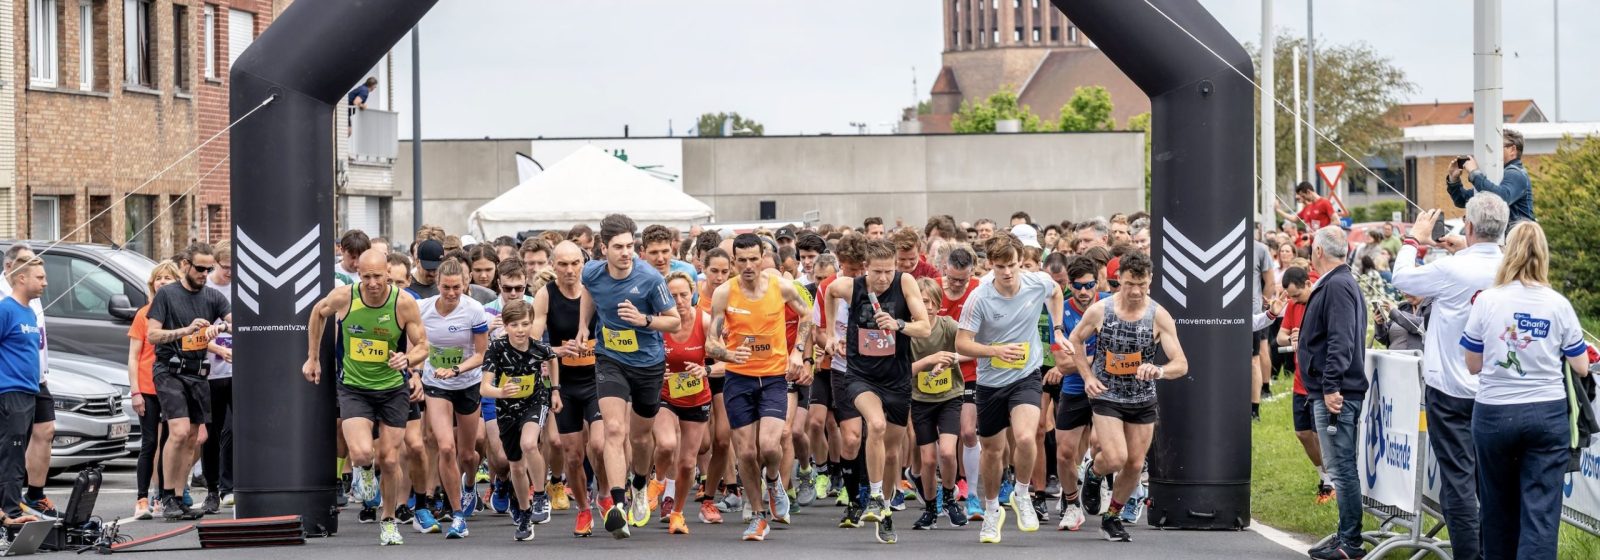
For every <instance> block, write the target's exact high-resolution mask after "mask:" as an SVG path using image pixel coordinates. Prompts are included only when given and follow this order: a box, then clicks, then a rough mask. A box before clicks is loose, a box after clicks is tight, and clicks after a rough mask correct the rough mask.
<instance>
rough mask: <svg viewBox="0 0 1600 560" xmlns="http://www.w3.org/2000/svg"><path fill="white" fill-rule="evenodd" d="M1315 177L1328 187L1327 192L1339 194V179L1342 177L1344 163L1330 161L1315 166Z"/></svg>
mask: <svg viewBox="0 0 1600 560" xmlns="http://www.w3.org/2000/svg"><path fill="white" fill-rule="evenodd" d="M1317 175H1321V176H1322V182H1323V183H1326V184H1327V185H1328V192H1339V178H1340V177H1343V176H1344V162H1342V161H1331V162H1326V163H1319V164H1317Z"/></svg>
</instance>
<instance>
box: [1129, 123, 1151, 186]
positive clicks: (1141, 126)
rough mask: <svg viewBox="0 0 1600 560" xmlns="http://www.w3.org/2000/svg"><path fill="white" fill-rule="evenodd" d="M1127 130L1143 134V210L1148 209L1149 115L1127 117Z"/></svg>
mask: <svg viewBox="0 0 1600 560" xmlns="http://www.w3.org/2000/svg"><path fill="white" fill-rule="evenodd" d="M1128 130H1137V131H1140V132H1143V133H1144V209H1145V210H1149V209H1150V113H1148V112H1145V113H1139V114H1137V115H1134V116H1131V117H1128Z"/></svg>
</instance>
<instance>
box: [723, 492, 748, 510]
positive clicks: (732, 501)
mask: <svg viewBox="0 0 1600 560" xmlns="http://www.w3.org/2000/svg"><path fill="white" fill-rule="evenodd" d="M743 507H744V498H740V497H739V494H737V493H734V492H731V491H730V492H728V493H727V494H725V495H723V496H722V500H721V501H718V502H717V509H718V510H720V511H722V513H728V512H730V511H737V510H739V509H740V508H743Z"/></svg>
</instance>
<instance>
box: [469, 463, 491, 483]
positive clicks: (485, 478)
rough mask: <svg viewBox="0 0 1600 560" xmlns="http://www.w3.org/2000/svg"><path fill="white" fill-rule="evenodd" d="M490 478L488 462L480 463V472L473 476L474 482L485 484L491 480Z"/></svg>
mask: <svg viewBox="0 0 1600 560" xmlns="http://www.w3.org/2000/svg"><path fill="white" fill-rule="evenodd" d="M490 478H491V477H490V476H489V466H488V465H487V464H481V463H480V464H479V465H478V474H477V476H475V477H473V479H472V480H473V482H475V483H477V484H484V483H486V482H489V479H490Z"/></svg>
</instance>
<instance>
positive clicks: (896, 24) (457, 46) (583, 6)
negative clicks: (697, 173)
mask: <svg viewBox="0 0 1600 560" xmlns="http://www.w3.org/2000/svg"><path fill="white" fill-rule="evenodd" d="M1128 1H1139V0H1128ZM1555 1H1561V3H1562V5H1561V8H1562V13H1561V20H1562V21H1563V22H1564V24H1563V26H1562V36H1561V47H1562V53H1563V54H1564V55H1565V57H1564V58H1563V60H1562V67H1563V69H1564V70H1565V72H1564V73H1563V75H1562V84H1561V85H1562V88H1561V89H1562V92H1563V94H1564V95H1563V99H1562V112H1561V117H1562V118H1563V120H1568V121H1594V120H1600V96H1597V95H1596V94H1595V93H1594V92H1596V91H1600V73H1594V72H1589V73H1584V72H1582V70H1584V69H1585V68H1590V69H1592V68H1593V61H1592V59H1588V58H1586V56H1593V55H1583V54H1582V53H1584V52H1589V53H1594V52H1600V35H1596V34H1593V33H1586V32H1585V31H1586V30H1585V29H1584V28H1585V27H1586V26H1587V25H1589V24H1587V23H1585V22H1594V21H1600V2H1593V1H1590V0H1517V1H1515V2H1505V3H1504V4H1505V7H1506V12H1505V15H1506V18H1505V22H1504V28H1503V46H1504V50H1505V53H1506V56H1505V63H1504V74H1505V85H1506V89H1505V97H1506V98H1507V99H1516V98H1528V97H1531V98H1533V99H1534V100H1535V101H1536V102H1538V104H1539V106H1540V107H1541V108H1543V109H1544V111H1545V113H1546V114H1547V115H1550V116H1551V117H1552V118H1554V117H1555V110H1556V108H1555V95H1554V91H1555V79H1554V48H1555V45H1554V41H1553V37H1552V32H1553V30H1554V27H1553V24H1554V21H1553V20H1554V17H1553V15H1554V14H1553V13H1552V3H1553V2H1555ZM1201 4H1203V5H1205V6H1206V7H1207V8H1208V9H1210V10H1211V12H1212V14H1213V15H1215V16H1216V17H1217V18H1218V20H1219V21H1221V22H1222V24H1223V25H1224V26H1226V27H1227V28H1228V30H1229V31H1231V32H1232V33H1233V34H1234V37H1235V38H1237V39H1239V40H1240V41H1242V42H1252V43H1259V40H1260V34H1261V4H1260V0H1201ZM1276 6H1277V7H1276V14H1275V19H1276V25H1277V27H1279V28H1281V29H1286V30H1288V31H1289V32H1291V33H1296V34H1302V35H1303V34H1304V33H1305V28H1306V7H1305V6H1306V3H1305V1H1304V0H1285V1H1282V2H1279V3H1278V4H1277V5H1276ZM1316 15H1317V21H1316V30H1317V37H1318V39H1319V40H1322V41H1330V42H1335V43H1350V42H1356V41H1365V42H1367V43H1369V44H1370V45H1372V47H1373V48H1374V49H1376V50H1377V51H1378V52H1379V53H1381V54H1383V55H1385V56H1388V57H1390V58H1392V59H1393V60H1394V61H1395V63H1397V64H1398V65H1399V66H1400V67H1401V68H1402V69H1404V70H1405V71H1406V73H1407V74H1408V76H1409V77H1410V78H1411V80H1412V81H1413V82H1416V84H1417V87H1418V91H1417V92H1416V93H1415V94H1413V95H1412V96H1411V97H1412V101H1415V102H1429V101H1433V100H1435V99H1437V100H1441V101H1451V100H1459V101H1466V100H1471V99H1472V8H1471V2H1467V1H1463V0H1408V1H1404V2H1397V1H1394V0H1339V1H1330V0H1323V1H1322V2H1318V3H1317V12H1316ZM942 26H943V22H942V15H941V11H940V1H939V0H870V1H866V2H845V3H840V2H776V1H772V0H675V1H673V2H662V1H641V0H632V1H622V0H584V1H582V2H572V1H558V0H472V1H468V2H460V1H448V0H446V1H441V2H439V4H438V6H437V7H435V8H434V9H433V11H432V12H431V13H429V14H428V16H427V17H426V18H425V19H424V20H423V21H422V39H423V41H422V76H423V79H422V108H423V119H422V120H423V126H422V136H423V137H424V138H482V137H486V136H487V137H496V138H507V137H535V136H544V137H574V136H620V135H622V129H623V126H624V125H630V126H631V132H632V134H633V135H634V136H665V135H667V134H668V130H669V128H668V126H669V124H668V122H669V120H670V121H671V130H672V131H673V132H674V133H676V134H677V135H683V134H684V133H685V131H686V130H688V129H689V128H690V127H692V126H693V122H694V119H695V118H696V117H698V116H699V115H700V114H701V113H704V112H717V111H738V112H739V113H741V114H743V115H745V116H747V117H750V118H754V119H756V120H757V121H759V122H761V123H763V124H765V125H766V133H767V134H769V135H771V134H816V133H821V132H833V133H853V132H854V131H855V130H854V129H853V128H852V127H851V126H850V123H852V122H865V123H867V124H869V125H871V128H872V130H873V132H879V133H883V132H888V130H889V123H890V121H893V120H896V119H897V117H898V114H899V110H900V108H902V107H906V106H908V105H910V104H911V102H912V99H913V97H912V96H913V89H912V78H913V68H914V69H915V78H916V90H915V91H916V95H917V96H918V97H919V98H925V97H927V93H926V92H927V91H928V89H929V87H930V86H931V85H932V83H933V79H934V77H935V76H936V75H937V74H938V71H939V63H940V62H939V60H940V59H939V52H940V50H941V49H942V48H943V46H944V43H943V40H942V37H941V33H942ZM394 54H395V66H396V73H395V76H394V78H395V86H396V88H395V91H396V95H395V102H394V104H393V105H394V108H395V109H397V110H399V111H400V112H401V137H403V138H410V137H411V104H412V96H411V46H410V36H409V35H408V36H407V37H406V39H404V40H403V41H402V43H401V44H400V45H398V46H397V47H396V49H395V51H394Z"/></svg>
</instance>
